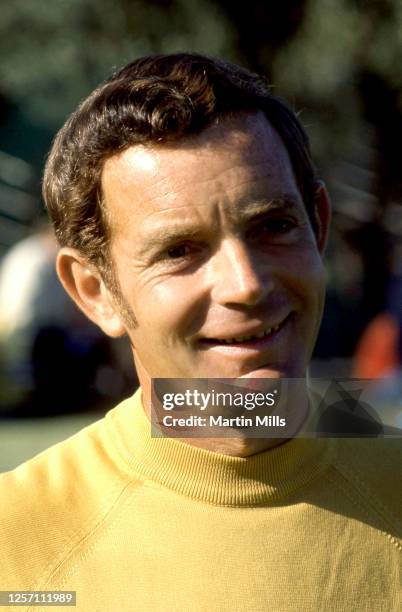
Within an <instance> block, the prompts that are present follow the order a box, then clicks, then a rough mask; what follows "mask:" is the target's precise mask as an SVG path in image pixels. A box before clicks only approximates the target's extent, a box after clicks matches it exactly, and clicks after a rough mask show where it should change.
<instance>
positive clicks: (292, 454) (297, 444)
mask: <svg viewBox="0 0 402 612" xmlns="http://www.w3.org/2000/svg"><path fill="white" fill-rule="evenodd" d="M105 425H106V427H107V430H108V431H107V439H108V441H109V442H108V443H111V444H112V445H113V446H114V448H115V450H116V449H117V450H118V452H119V455H120V456H122V457H123V459H124V461H125V464H126V466H127V468H128V469H129V470H130V471H131V472H133V473H136V474H138V475H139V476H141V477H142V478H144V479H147V480H152V481H154V482H156V483H159V484H160V485H162V486H164V487H166V488H168V489H170V490H172V491H176V492H177V493H180V494H182V495H186V496H188V497H191V498H194V499H198V500H201V501H205V502H208V503H211V504H216V505H222V506H261V505H269V504H274V503H278V502H279V501H280V500H282V499H285V498H287V497H289V496H290V495H291V494H292V493H294V492H295V491H297V490H298V489H300V488H302V487H304V486H306V485H307V484H308V483H309V482H311V481H312V480H314V479H315V478H318V477H319V476H320V475H321V474H322V472H323V471H324V470H325V469H326V467H327V466H328V465H329V463H330V460H331V457H332V453H333V444H332V441H331V440H330V439H326V438H319V439H314V438H295V439H293V440H290V441H288V442H285V443H284V444H282V445H281V446H277V447H275V448H273V449H270V450H267V451H264V452H262V453H258V454H256V455H252V456H250V457H232V456H229V455H223V454H220V453H215V452H212V451H208V450H205V449H203V448H198V447H195V446H192V445H190V444H187V443H185V442H182V441H179V440H175V439H173V438H157V437H155V438H153V437H151V424H150V422H149V421H148V419H147V417H146V415H145V413H144V411H143V408H142V405H141V393H140V390H138V391H137V392H136V393H135V394H134V396H133V397H132V398H129V399H128V400H126V401H125V402H123V403H122V404H120V405H119V406H118V407H117V408H115V409H114V410H112V411H110V412H109V413H108V415H107V416H106V419H105ZM105 433H106V432H105Z"/></svg>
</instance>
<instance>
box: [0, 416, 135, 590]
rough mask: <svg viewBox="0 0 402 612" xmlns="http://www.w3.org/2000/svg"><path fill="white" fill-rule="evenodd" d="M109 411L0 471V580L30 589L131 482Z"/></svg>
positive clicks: (87, 531) (131, 478)
mask: <svg viewBox="0 0 402 612" xmlns="http://www.w3.org/2000/svg"><path fill="white" fill-rule="evenodd" d="M118 409H119V407H117V408H116V409H114V410H118ZM111 412H114V411H111ZM109 415H110V413H109V414H108V415H107V416H106V417H105V418H103V419H101V420H100V421H97V422H96V423H94V424H92V425H90V426H89V427H86V428H84V429H82V430H81V431H80V432H78V433H77V434H75V435H73V436H71V437H70V438H68V439H67V440H65V441H63V442H60V443H58V444H56V445H54V446H52V447H51V448H49V449H47V450H46V451H44V452H42V453H40V454H39V455H37V456H36V457H34V458H33V459H31V460H29V461H27V462H26V463H23V464H22V465H20V466H19V467H17V468H16V469H15V470H12V471H10V472H6V473H4V474H1V475H0V525H1V528H0V549H1V550H2V553H3V554H2V557H3V560H2V563H1V564H0V584H3V585H5V586H4V587H3V588H7V589H9V590H10V589H16V590H18V589H24V590H27V589H34V588H36V589H38V588H39V587H40V586H41V584H42V582H43V581H44V580H46V578H47V576H48V575H49V572H50V571H51V569H52V567H56V566H57V564H58V563H59V562H60V561H61V560H62V558H63V556H65V555H66V554H68V551H69V550H71V549H72V548H73V547H74V545H75V544H76V543H77V542H79V541H80V540H82V538H84V537H85V536H86V535H87V534H88V533H90V532H91V531H92V530H93V529H94V527H95V526H96V525H97V524H99V523H100V522H101V521H102V518H103V517H104V516H105V515H106V514H107V513H108V511H109V510H110V509H111V508H112V507H113V505H114V504H115V503H116V500H117V499H118V498H119V496H120V495H121V492H122V491H123V490H124V489H125V487H126V486H127V485H128V484H130V483H131V482H133V477H132V476H130V474H129V473H128V471H127V467H126V463H125V461H124V459H123V458H122V456H121V454H120V453H119V449H118V447H116V445H115V444H114V440H113V428H112V427H111V425H110V421H111V419H110V418H109Z"/></svg>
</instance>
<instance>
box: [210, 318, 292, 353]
mask: <svg viewBox="0 0 402 612" xmlns="http://www.w3.org/2000/svg"><path fill="white" fill-rule="evenodd" d="M290 316H291V315H290V314H289V315H288V316H287V317H285V319H283V321H281V323H278V324H277V325H274V326H272V327H267V328H265V329H263V330H262V331H260V332H258V333H256V334H249V335H247V336H235V337H233V338H200V342H202V343H203V344H205V345H216V344H220V345H222V346H226V345H228V344H230V345H231V346H241V345H243V344H244V345H247V344H255V343H258V341H262V340H263V339H264V338H269V337H272V336H274V335H275V334H276V333H277V332H279V331H280V330H281V329H282V327H283V326H284V325H285V323H286V322H287V321H288V320H289V318H290Z"/></svg>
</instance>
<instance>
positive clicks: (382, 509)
mask: <svg viewBox="0 0 402 612" xmlns="http://www.w3.org/2000/svg"><path fill="white" fill-rule="evenodd" d="M337 463H338V465H339V468H338V471H339V472H340V473H343V475H344V477H345V478H347V479H348V480H350V481H351V482H353V483H354V484H355V486H356V487H358V488H359V489H360V490H361V492H362V494H363V493H364V495H365V497H366V499H367V501H368V503H369V504H371V505H372V506H373V508H376V506H377V508H376V509H377V512H378V513H379V514H380V516H382V518H383V519H384V520H385V521H386V522H388V523H389V524H390V525H393V524H398V525H399V527H402V525H401V524H400V523H399V520H398V517H396V516H395V515H394V514H393V512H392V510H390V509H389V508H387V507H386V506H385V505H384V504H383V503H382V502H381V500H379V499H377V500H376V499H375V497H374V496H375V492H374V491H371V490H370V485H368V484H367V482H366V481H364V479H362V478H361V477H360V478H359V477H358V476H357V475H356V474H355V473H354V472H352V471H350V470H349V468H348V467H347V466H346V465H345V464H344V463H343V462H342V460H341V459H339V458H338V461H337ZM335 467H336V466H335Z"/></svg>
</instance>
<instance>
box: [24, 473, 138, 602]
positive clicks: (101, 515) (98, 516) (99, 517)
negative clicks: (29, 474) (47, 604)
mask: <svg viewBox="0 0 402 612" xmlns="http://www.w3.org/2000/svg"><path fill="white" fill-rule="evenodd" d="M134 481H135V479H132V480H130V481H129V482H128V483H126V484H125V485H122V484H121V483H118V484H117V485H114V486H113V488H112V489H111V491H110V493H109V495H108V497H107V501H105V502H104V503H103V504H102V506H101V508H99V509H97V510H96V511H95V512H94V513H93V514H92V515H91V516H90V519H89V520H88V521H86V528H84V527H83V528H81V529H80V530H78V531H76V532H75V533H74V534H73V535H72V536H71V537H70V538H69V540H68V541H67V540H65V542H66V545H67V546H68V545H70V546H69V548H68V549H67V551H66V550H65V544H64V542H63V550H62V551H61V552H60V554H59V555H58V557H57V559H56V561H55V560H54V559H52V561H51V562H49V563H48V564H47V566H46V567H45V569H44V570H43V572H42V574H41V577H40V578H39V580H38V582H37V584H38V586H37V587H36V588H35V589H34V590H38V591H40V590H46V589H45V587H46V586H47V585H48V583H49V582H50V580H51V579H52V577H53V576H54V574H55V573H56V572H57V571H58V570H59V569H60V568H61V567H62V565H63V563H65V562H66V561H67V559H68V558H69V556H71V555H72V554H73V553H74V550H75V549H76V548H78V547H79V546H80V545H81V544H82V542H83V541H85V540H86V539H87V538H88V537H90V536H91V535H92V534H93V533H94V532H95V531H96V530H97V529H98V528H99V527H100V526H101V525H102V523H103V522H104V521H105V520H106V519H107V517H108V515H109V514H110V513H111V512H112V511H113V508H114V507H115V506H116V504H117V503H118V502H119V500H120V498H121V496H122V495H123V494H124V492H125V490H126V489H127V487H129V486H130V485H131V484H132V483H133V482H134ZM138 485H139V486H142V482H138ZM116 493H117V497H116ZM111 497H114V499H112V500H111ZM106 506H107V507H106ZM91 523H95V524H94V525H93V526H92V527H91ZM88 524H89V527H87V526H88ZM88 529H89V530H88ZM84 531H85V533H84ZM77 535H78V537H79V539H78V540H77ZM72 540H75V541H72ZM50 566H52V567H51V568H50ZM49 571H50V573H49ZM45 574H47V577H45ZM29 610H32V606H29V608H27V611H29Z"/></svg>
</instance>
